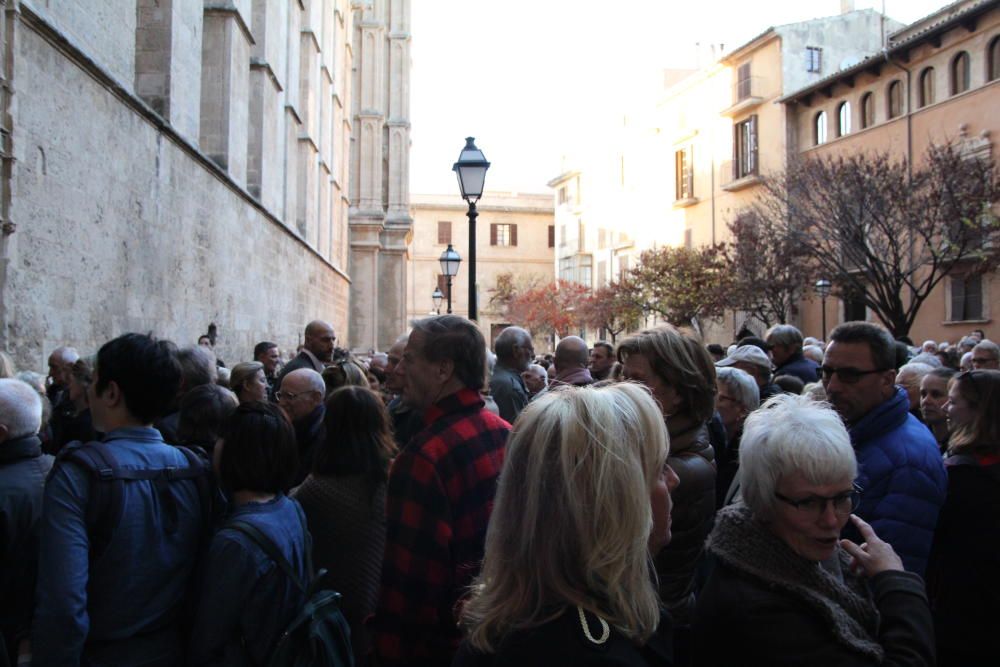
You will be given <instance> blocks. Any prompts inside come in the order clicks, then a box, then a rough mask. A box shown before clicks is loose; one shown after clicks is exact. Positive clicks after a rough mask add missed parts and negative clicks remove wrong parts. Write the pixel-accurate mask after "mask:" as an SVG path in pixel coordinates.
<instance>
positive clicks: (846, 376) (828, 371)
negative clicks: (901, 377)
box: [819, 366, 889, 384]
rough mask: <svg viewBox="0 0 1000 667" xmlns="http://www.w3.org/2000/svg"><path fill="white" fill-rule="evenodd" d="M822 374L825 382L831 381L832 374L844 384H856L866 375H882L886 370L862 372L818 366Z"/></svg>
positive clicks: (856, 369)
mask: <svg viewBox="0 0 1000 667" xmlns="http://www.w3.org/2000/svg"><path fill="white" fill-rule="evenodd" d="M819 370H820V371H821V372H822V373H823V379H824V380H825V381H827V382H829V381H830V380H832V379H833V376H834V374H836V375H837V377H839V378H840V381H841V382H843V383H844V384H857V383H858V382H860V381H861V378H863V377H864V376H866V375H871V374H872V373H884V372H886V371H887V370H889V369H888V368H873V369H872V370H870V371H863V370H860V369H858V368H851V367H849V366H848V367H845V368H832V367H830V366H820V369H819Z"/></svg>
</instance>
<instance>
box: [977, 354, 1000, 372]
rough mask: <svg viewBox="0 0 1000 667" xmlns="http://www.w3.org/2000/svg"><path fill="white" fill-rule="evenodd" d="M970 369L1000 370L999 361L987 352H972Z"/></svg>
mask: <svg viewBox="0 0 1000 667" xmlns="http://www.w3.org/2000/svg"><path fill="white" fill-rule="evenodd" d="M972 368H974V369H975V370H977V371H978V370H994V371H995V370H1000V359H998V358H997V356H996V355H995V354H994V353H993V352H991V351H989V350H973V351H972Z"/></svg>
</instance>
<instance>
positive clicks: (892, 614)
mask: <svg viewBox="0 0 1000 667" xmlns="http://www.w3.org/2000/svg"><path fill="white" fill-rule="evenodd" d="M740 475H741V476H742V488H741V493H742V495H743V502H742V503H736V504H734V505H730V506H728V507H725V508H723V509H721V510H719V513H718V514H717V516H716V523H715V527H714V528H713V530H712V533H711V535H710V536H709V539H708V543H707V551H708V554H709V574H708V578H707V580H706V582H705V585H704V587H703V588H702V590H701V593H700V594H699V597H698V605H697V609H696V614H695V624H694V655H693V664H697V665H700V666H705V667H712V666H714V665H771V666H775V665H788V666H790V665H852V666H859V665H902V664H906V665H932V664H934V639H933V636H934V634H933V628H932V626H933V621H932V620H931V613H930V608H929V606H928V602H927V597H926V593H925V591H924V583H923V581H922V580H921V578H920V577H919V576H917V575H915V574H913V573H910V572H906V571H904V570H903V563H902V561H901V560H900V558H899V556H898V555H896V553H895V551H894V550H893V548H892V546H890V544H888V543H887V542H885V541H883V540H882V539H880V538H879V536H878V535H877V533H876V532H875V531H874V530H873V529H872V526H871V525H869V524H868V523H867V522H865V521H864V520H862V519H860V518H859V517H858V516H857V515H852V511H853V510H854V509H855V508H856V507H857V506H858V498H859V489H858V487H857V486H856V485H855V484H854V479H855V477H856V475H857V462H856V459H855V455H854V449H853V447H852V446H851V440H850V437H849V436H848V433H847V429H846V428H845V426H844V424H843V423H842V421H841V420H840V419H839V418H838V416H837V414H836V413H835V412H834V411H833V410H831V409H830V408H828V407H826V406H825V405H823V404H822V403H816V402H814V401H813V400H811V399H809V398H807V397H805V396H793V395H782V396H776V397H774V398H772V399H770V400H769V401H768V402H766V403H765V404H764V406H763V407H762V408H761V409H759V410H757V411H755V412H754V413H753V414H751V415H750V416H749V417H748V418H747V420H746V423H745V425H744V428H743V440H742V443H741V449H740ZM862 493H863V491H862ZM848 523H851V524H853V525H854V526H855V527H856V528H857V529H858V530H859V531H860V533H861V535H862V539H863V541H864V544H862V545H860V546H859V545H858V544H857V543H855V542H852V541H850V540H842V539H841V538H840V535H841V531H842V529H843V528H844V526H845V525H846V524H848Z"/></svg>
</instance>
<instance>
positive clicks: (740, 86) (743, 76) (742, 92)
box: [736, 63, 751, 102]
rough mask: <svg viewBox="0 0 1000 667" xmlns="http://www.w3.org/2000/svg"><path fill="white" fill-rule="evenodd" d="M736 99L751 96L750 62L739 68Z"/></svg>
mask: <svg viewBox="0 0 1000 667" xmlns="http://www.w3.org/2000/svg"><path fill="white" fill-rule="evenodd" d="M736 81H737V84H736V101H737V102H739V101H740V100H745V99H746V98H748V97H750V92H751V90H750V63H743V64H742V65H740V68H739V69H738V70H737V76H736Z"/></svg>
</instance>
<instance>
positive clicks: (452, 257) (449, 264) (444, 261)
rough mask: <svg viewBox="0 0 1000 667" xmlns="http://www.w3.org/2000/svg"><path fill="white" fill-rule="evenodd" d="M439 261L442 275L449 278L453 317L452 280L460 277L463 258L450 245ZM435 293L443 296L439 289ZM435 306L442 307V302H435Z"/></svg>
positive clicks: (449, 308)
mask: <svg viewBox="0 0 1000 667" xmlns="http://www.w3.org/2000/svg"><path fill="white" fill-rule="evenodd" d="M438 261H440V262H441V273H443V274H444V275H445V276H447V277H448V314H449V315H451V279H452V278H454V277H455V276H456V275H458V265H459V264H461V263H462V258H461V257H460V256H459V254H458V253H457V252H455V249H454V248H452V247H451V244H450V243H449V244H448V247H447V248H446V249H445V251H444V252H443V253H441V259H440V260H438ZM434 291H435V292H437V293H438V294H441V290H439V289H437V288H435V290H434ZM435 304H437V305H438V307H440V305H441V302H440V301H439V300H435Z"/></svg>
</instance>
